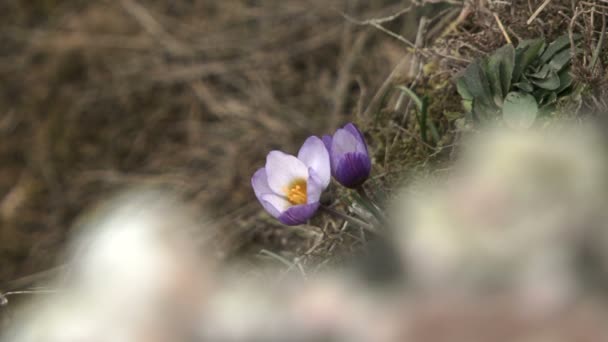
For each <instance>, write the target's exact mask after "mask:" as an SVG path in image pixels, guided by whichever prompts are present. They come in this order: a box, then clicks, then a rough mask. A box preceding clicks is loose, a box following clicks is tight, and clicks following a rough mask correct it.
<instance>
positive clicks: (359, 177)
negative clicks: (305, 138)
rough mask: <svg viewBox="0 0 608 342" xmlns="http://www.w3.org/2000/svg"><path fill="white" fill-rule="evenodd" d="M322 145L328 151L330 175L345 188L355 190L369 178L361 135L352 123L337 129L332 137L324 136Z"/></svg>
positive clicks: (367, 155)
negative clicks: (323, 144)
mask: <svg viewBox="0 0 608 342" xmlns="http://www.w3.org/2000/svg"><path fill="white" fill-rule="evenodd" d="M323 143H325V146H326V147H327V151H329V158H330V161H331V174H332V175H333V176H334V178H335V179H336V180H337V181H338V182H339V183H340V184H342V185H344V186H345V187H347V188H356V187H358V186H359V185H361V184H363V182H365V180H366V179H367V178H368V177H369V173H370V171H371V169H372V162H371V160H370V159H369V154H368V152H367V145H366V144H365V139H364V138H363V134H361V132H360V131H359V129H357V127H356V126H355V125H353V124H352V123H349V124H347V125H346V126H344V127H343V128H339V129H338V130H337V131H336V133H334V135H333V137H331V136H329V135H326V136H324V137H323Z"/></svg>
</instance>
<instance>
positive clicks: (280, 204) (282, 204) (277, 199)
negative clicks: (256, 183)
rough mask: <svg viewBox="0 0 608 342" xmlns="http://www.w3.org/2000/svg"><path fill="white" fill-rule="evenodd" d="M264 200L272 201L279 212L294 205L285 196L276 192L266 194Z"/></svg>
mask: <svg viewBox="0 0 608 342" xmlns="http://www.w3.org/2000/svg"><path fill="white" fill-rule="evenodd" d="M262 200H263V201H266V202H267V203H270V205H272V206H273V207H274V208H275V209H276V210H277V211H278V212H279V213H283V212H284V211H285V210H287V209H289V207H291V206H292V205H291V203H289V201H287V200H286V199H285V198H283V197H281V196H279V195H275V194H267V195H264V196H262ZM273 216H274V215H273Z"/></svg>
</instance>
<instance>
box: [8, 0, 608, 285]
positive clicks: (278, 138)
mask: <svg viewBox="0 0 608 342" xmlns="http://www.w3.org/2000/svg"><path fill="white" fill-rule="evenodd" d="M416 4H417V5H418V6H413V7H411V10H409V11H403V13H400V14H401V15H399V16H395V17H388V18H387V16H391V15H394V14H396V13H399V11H400V10H403V9H404V8H407V6H406V5H405V4H403V3H402V2H401V1H397V0H395V1H391V0H375V1H346V0H344V1H342V0H336V1H332V2H330V3H328V2H327V1H322V0H307V1H297V0H293V1H271V0H266V1H261V2H255V4H254V2H248V1H237V0H229V1H207V2H196V4H195V2H192V3H191V2H189V1H181V2H171V1H163V0H156V1H145V2H144V1H136V0H120V1H97V2H89V1H77V0H73V1H59V0H56V1H51V0H47V1H44V0H39V1H33V2H30V3H28V4H27V5H26V4H20V3H18V2H6V3H4V4H2V5H0V13H2V14H1V16H2V20H1V21H0V22H1V24H0V42H1V43H0V82H2V85H3V86H2V89H3V91H2V92H1V93H0V137H1V138H0V141H2V143H1V144H0V162H1V163H2V167H0V223H1V226H0V241H1V243H0V285H1V284H2V281H6V280H9V279H14V278H16V277H19V276H22V275H26V274H29V273H32V272H35V271H39V270H44V269H46V268H48V267H50V266H51V265H52V264H53V263H54V260H53V258H54V256H55V255H56V253H57V251H58V250H59V249H60V248H61V246H62V243H63V241H64V239H65V237H66V234H67V227H69V225H70V223H71V222H73V220H74V218H75V217H77V216H78V215H79V214H80V213H81V212H82V211H83V209H85V208H86V207H87V206H89V205H91V204H93V203H95V202H96V201H98V200H100V199H102V198H104V197H105V196H106V195H107V194H108V193H112V192H115V191H117V190H120V189H123V188H125V187H127V186H130V185H137V184H154V185H158V186H164V187H170V188H172V189H174V190H177V191H178V192H179V193H181V194H182V195H183V197H184V198H185V199H187V200H188V202H189V203H191V204H192V206H194V207H195V208H197V209H198V210H201V211H204V212H207V213H208V216H210V217H211V219H212V220H211V222H212V224H213V225H214V226H215V227H216V228H217V234H216V236H215V239H216V241H218V243H217V245H218V246H219V248H218V257H221V258H228V259H229V258H231V257H234V256H238V255H243V254H245V255H258V253H259V251H260V250H261V249H267V250H271V251H275V252H277V253H281V254H282V255H284V256H285V257H286V258H287V259H288V260H296V262H297V263H300V262H302V263H306V267H307V268H310V269H313V270H314V269H315V268H316V267H320V266H323V265H324V264H325V263H327V262H336V261H339V260H340V256H341V255H345V254H346V255H348V254H349V253H351V252H353V251H355V250H357V249H359V248H360V247H361V246H364V245H365V244H366V241H367V239H368V237H367V236H365V234H363V233H362V232H359V231H357V230H353V229H352V228H350V227H347V226H345V225H343V224H342V223H341V222H337V221H333V220H330V219H328V218H326V217H320V218H317V219H316V220H317V221H315V223H318V225H319V226H320V227H322V228H315V227H298V228H285V227H283V226H280V225H279V224H278V223H276V222H274V220H271V219H270V218H269V217H268V216H267V215H266V214H265V213H263V212H262V211H261V208H260V206H259V204H258V203H257V202H255V200H254V197H253V193H252V191H251V189H250V186H249V178H250V175H251V174H252V173H253V172H254V171H255V169H256V168H257V167H260V166H261V165H262V164H263V160H264V157H265V155H266V153H267V152H268V150H270V149H283V150H286V151H289V152H294V151H295V150H296V149H297V147H298V144H300V143H301V141H303V139H304V138H305V137H306V136H307V135H310V134H316V135H320V134H325V133H329V132H330V131H332V130H333V129H335V128H336V127H337V126H338V125H340V124H341V123H343V122H345V121H347V120H356V121H357V122H359V123H360V124H361V125H362V127H364V130H365V131H366V134H367V136H368V139H369V142H370V144H371V146H372V148H373V153H374V161H375V165H374V178H373V180H372V181H371V182H369V184H368V186H369V187H370V190H372V192H373V195H374V196H375V197H376V198H377V199H379V200H380V201H382V200H383V199H384V198H386V197H390V189H391V188H393V187H394V186H395V184H396V183H398V182H400V181H402V180H403V177H404V174H408V173H412V172H415V171H418V170H424V169H437V168H439V167H441V168H443V167H444V166H445V165H449V161H450V159H451V158H452V156H453V155H454V153H455V152H456V149H455V146H456V145H457V143H458V140H459V135H460V131H459V130H458V129H457V127H456V121H455V119H457V117H458V113H459V112H461V111H462V108H461V107H460V99H459V98H458V96H457V94H456V92H455V89H454V86H453V85H452V79H453V77H454V76H455V75H456V74H457V73H458V72H459V71H460V70H462V69H463V68H464V67H465V66H466V65H467V62H468V61H470V60H472V59H474V58H476V57H479V56H481V55H483V54H484V53H487V52H489V51H492V50H493V49H494V48H496V47H499V46H501V45H503V44H504V43H505V39H506V37H509V38H510V39H512V40H513V41H514V42H517V41H518V40H520V39H525V38H531V37H537V36H539V35H543V36H546V37H548V38H554V37H555V36H557V35H560V34H563V33H564V32H567V31H568V30H569V29H570V28H571V27H573V29H574V30H576V31H577V32H579V33H584V34H585V46H586V48H585V51H584V54H583V55H582V56H584V57H581V58H582V59H581V60H579V61H577V62H576V63H577V64H576V65H575V66H577V68H576V75H577V77H578V78H579V80H582V81H584V82H585V83H586V84H589V85H592V86H590V87H589V88H587V91H586V92H585V93H584V94H583V99H582V101H581V102H580V106H579V107H578V109H579V110H580V109H581V108H587V109H594V111H596V112H598V111H600V110H602V105H603V106H604V109H605V108H606V103H605V101H606V100H605V99H606V98H607V97H606V93H607V90H606V79H607V77H606V73H605V69H604V68H605V65H606V64H607V63H608V61H606V60H605V56H606V55H608V54H606V53H601V54H600V56H603V57H600V58H599V62H598V63H596V65H595V66H594V67H593V68H590V67H589V65H590V62H591V61H590V59H592V53H591V52H592V50H593V49H594V48H596V47H597V46H598V42H599V41H600V40H601V39H600V37H601V36H600V34H601V30H602V15H601V10H603V8H604V7H605V5H603V3H600V2H598V3H591V5H589V4H588V3H585V2H583V1H581V2H579V3H578V5H577V6H575V7H574V8H573V7H572V6H571V3H570V2H569V1H565V0H552V1H551V2H550V3H549V4H548V5H547V7H546V8H544V9H543V10H542V11H540V12H539V13H538V15H537V16H536V17H535V18H534V20H532V22H531V23H530V24H527V23H526V21H527V20H528V19H529V18H530V17H531V16H532V15H533V13H534V12H535V11H536V10H537V9H538V6H540V5H541V1H533V0H530V1H527V2H526V1H519V0H517V1H514V2H513V3H512V6H507V5H506V4H505V3H504V2H500V1H488V2H485V1H483V2H479V3H475V4H471V3H468V2H467V3H466V4H465V5H464V6H463V5H462V4H458V3H452V4H448V3H441V4H431V5H429V4H424V3H416ZM593 4H595V6H594V5H593ZM423 5H424V6H423ZM602 6H604V7H602ZM590 9H593V10H592V11H591V10H590ZM343 13H344V14H347V16H344V15H343ZM576 13H578V15H575V14H576ZM421 16H424V17H425V18H426V19H425V21H424V22H423V24H422V25H420V24H419V22H420V21H419V20H418V19H417V18H419V17H421ZM370 18H385V19H386V20H371V21H370V20H366V19H370ZM573 18H574V19H573ZM389 19H390V20H389ZM499 23H500V24H502V28H501V25H500V24H499ZM382 30H385V31H386V30H390V32H393V33H394V34H393V36H392V37H391V36H390V35H389V34H386V32H382ZM605 45H606V44H604V46H600V52H601V51H605V49H606V47H605ZM412 46H415V47H416V48H415V49H413V48H412ZM397 85H404V86H407V87H409V88H410V89H413V90H414V91H416V92H417V93H419V94H426V95H427V96H428V97H429V99H430V103H429V105H430V107H429V116H430V118H431V119H432V120H433V122H434V123H435V125H436V126H437V129H438V132H439V134H440V140H439V141H438V142H435V143H433V144H429V143H427V142H423V141H421V139H420V133H419V127H418V125H417V123H416V120H415V115H414V111H415V109H414V107H413V105H412V103H411V101H409V99H408V98H407V97H405V96H404V95H403V94H402V93H401V92H399V91H395V90H394V87H395V86H397ZM454 115H456V117H455V116H454ZM334 194H336V195H337V196H338V197H344V196H347V194H345V193H342V192H340V191H334ZM258 256H259V255H258ZM248 260H249V261H250V262H252V263H255V262H256V258H249V259H248ZM295 266H298V265H295Z"/></svg>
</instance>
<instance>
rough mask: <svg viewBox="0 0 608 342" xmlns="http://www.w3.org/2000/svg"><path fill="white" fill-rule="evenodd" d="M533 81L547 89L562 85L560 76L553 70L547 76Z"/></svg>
mask: <svg viewBox="0 0 608 342" xmlns="http://www.w3.org/2000/svg"><path fill="white" fill-rule="evenodd" d="M532 83H534V84H536V85H537V86H538V87H540V88H542V89H546V90H556V89H557V88H559V85H560V81H559V76H557V73H556V72H555V71H553V70H551V71H550V72H549V74H548V75H547V77H546V78H543V79H536V80H532Z"/></svg>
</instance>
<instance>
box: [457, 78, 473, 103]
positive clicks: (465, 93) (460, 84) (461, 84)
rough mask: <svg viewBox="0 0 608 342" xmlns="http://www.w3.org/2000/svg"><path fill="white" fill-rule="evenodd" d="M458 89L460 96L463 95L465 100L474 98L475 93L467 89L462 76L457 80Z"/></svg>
mask: <svg viewBox="0 0 608 342" xmlns="http://www.w3.org/2000/svg"><path fill="white" fill-rule="evenodd" d="M456 91H458V94H460V97H462V99H463V100H473V95H472V94H471V92H470V91H469V89H467V86H466V85H465V83H464V79H463V78H462V77H461V78H459V79H457V80H456Z"/></svg>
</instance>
